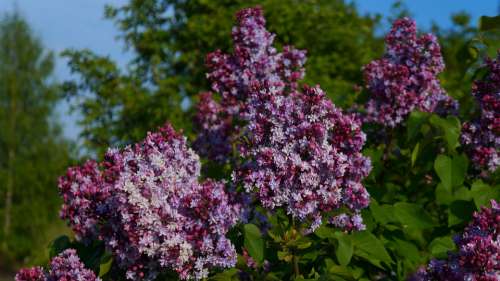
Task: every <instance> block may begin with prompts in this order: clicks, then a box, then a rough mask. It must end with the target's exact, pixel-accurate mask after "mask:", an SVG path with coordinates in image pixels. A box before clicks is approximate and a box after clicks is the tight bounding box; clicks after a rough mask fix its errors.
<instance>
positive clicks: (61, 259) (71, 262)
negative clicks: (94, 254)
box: [15, 249, 100, 281]
mask: <svg viewBox="0 0 500 281" xmlns="http://www.w3.org/2000/svg"><path fill="white" fill-rule="evenodd" d="M15 279H16V281H81V280H85V281H99V280H100V279H99V278H98V277H96V275H95V274H94V272H93V271H92V270H90V269H86V268H85V266H84V264H83V263H82V262H81V261H80V258H79V257H78V255H77V254H76V251H75V250H74V249H67V250H65V251H64V252H62V253H60V254H59V255H58V256H56V257H54V258H53V259H52V261H51V262H50V268H49V270H48V271H44V270H43V268H42V267H33V268H28V269H21V270H20V271H19V272H18V273H17V275H16V277H15Z"/></svg>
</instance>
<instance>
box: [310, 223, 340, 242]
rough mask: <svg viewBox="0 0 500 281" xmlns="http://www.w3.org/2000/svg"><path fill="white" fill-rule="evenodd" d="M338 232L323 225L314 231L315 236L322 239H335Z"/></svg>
mask: <svg viewBox="0 0 500 281" xmlns="http://www.w3.org/2000/svg"><path fill="white" fill-rule="evenodd" d="M335 232H336V230H335V229H333V228H331V227H328V226H326V225H324V224H322V225H321V226H320V227H318V229H316V230H315V231H314V234H315V235H316V236H318V237H319V238H321V239H327V238H333V237H335Z"/></svg>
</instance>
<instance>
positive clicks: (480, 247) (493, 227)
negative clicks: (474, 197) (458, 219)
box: [410, 200, 500, 281]
mask: <svg viewBox="0 0 500 281" xmlns="http://www.w3.org/2000/svg"><path fill="white" fill-rule="evenodd" d="M491 205H492V206H491V208H486V207H482V208H481V211H480V212H476V213H475V214H474V217H473V220H472V222H471V223H470V224H469V225H468V226H467V227H466V228H465V230H464V232H463V233H462V234H461V235H460V236H457V237H456V238H455V244H456V245H457V248H458V252H455V253H450V254H449V256H448V259H447V260H433V261H431V262H430V263H429V265H428V266H427V268H421V269H420V270H419V271H418V272H417V273H416V274H415V275H414V276H412V278H410V280H413V281H440V280H443V281H444V280H447V281H459V280H460V281H462V280H474V281H498V280H500V204H498V203H497V202H495V201H494V200H492V201H491Z"/></svg>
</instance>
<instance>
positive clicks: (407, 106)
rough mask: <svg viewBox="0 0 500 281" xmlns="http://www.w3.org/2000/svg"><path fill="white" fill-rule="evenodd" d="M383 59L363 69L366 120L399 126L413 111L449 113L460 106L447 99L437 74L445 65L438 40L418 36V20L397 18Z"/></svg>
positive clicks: (388, 36) (425, 35) (389, 35)
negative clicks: (367, 93)
mask: <svg viewBox="0 0 500 281" xmlns="http://www.w3.org/2000/svg"><path fill="white" fill-rule="evenodd" d="M385 42H386V51H385V55H384V57H383V58H381V59H378V60H374V61H372V62H371V63H369V64H368V65H366V66H365V67H364V76H365V81H366V87H367V88H368V91H369V92H370V99H369V101H368V102H367V104H366V121H368V122H375V123H379V124H381V125H384V126H387V127H396V126H397V125H398V124H400V123H401V122H403V120H405V119H406V117H407V116H408V115H409V114H410V113H411V112H412V111H413V110H420V111H425V112H436V113H440V114H443V115H444V114H447V113H453V112H456V110H457V109H458V103H457V102H456V101H455V100H453V99H452V98H451V97H449V96H447V95H446V93H445V90H444V89H443V88H442V87H441V85H440V83H439V80H438V78H437V75H438V74H439V73H440V72H442V71H443V69H444V62H443V57H442V56H441V48H440V46H439V43H438V42H437V38H436V37H435V36H434V35H432V34H424V35H422V36H417V28H416V24H415V21H413V20H411V19H409V18H402V19H398V20H396V21H395V22H394V24H393V26H392V29H391V31H390V32H389V33H388V34H387V35H386V37H385Z"/></svg>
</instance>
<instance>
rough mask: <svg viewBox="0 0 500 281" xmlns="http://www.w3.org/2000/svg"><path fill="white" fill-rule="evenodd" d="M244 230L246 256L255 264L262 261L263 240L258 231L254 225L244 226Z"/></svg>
mask: <svg viewBox="0 0 500 281" xmlns="http://www.w3.org/2000/svg"><path fill="white" fill-rule="evenodd" d="M243 228H244V242H243V243H244V246H245V248H246V249H247V251H248V254H250V256H251V257H252V258H254V259H255V260H256V261H257V262H259V263H260V262H262V261H263V260H264V240H263V239H262V235H261V233H260V229H259V228H258V227H257V226H256V225H254V224H245V226H244V227H243Z"/></svg>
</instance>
